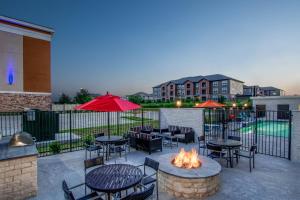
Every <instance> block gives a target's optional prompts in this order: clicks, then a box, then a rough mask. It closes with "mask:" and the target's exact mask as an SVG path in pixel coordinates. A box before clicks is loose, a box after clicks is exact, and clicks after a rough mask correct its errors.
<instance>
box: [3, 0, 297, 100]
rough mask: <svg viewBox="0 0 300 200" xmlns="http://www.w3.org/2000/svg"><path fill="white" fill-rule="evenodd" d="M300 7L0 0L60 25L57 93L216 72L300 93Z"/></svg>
mask: <svg viewBox="0 0 300 200" xmlns="http://www.w3.org/2000/svg"><path fill="white" fill-rule="evenodd" d="M299 10H300V1H298V0H295V1H293V0H286V1H284V0H278V1H277V0H273V1H272V0H258V1H255V0H251V1H250V0H243V1H240V0H236V1H231V0H227V1H224V0H219V1H217V0H210V1H208V0H207V1H201V0H107V1H104V0H81V1H79V0H26V1H25V0H0V15H5V16H8V17H13V18H17V19H21V20H25V21H28V22H32V23H36V24H40V25H44V26H48V27H51V28H53V29H54V30H55V34H54V37H53V40H52V49H51V65H52V90H53V93H54V96H55V95H56V96H57V95H59V94H61V93H62V92H64V93H67V94H70V95H73V94H74V93H75V92H76V91H78V90H79V89H80V88H87V89H88V90H89V91H90V92H92V93H100V94H104V93H105V92H106V91H109V92H111V93H113V94H117V95H127V94H133V93H135V92H139V91H144V92H152V87H153V86H155V85H157V84H160V83H162V82H165V81H168V80H173V79H178V78H181V77H186V76H197V75H209V74H216V73H219V74H224V75H227V76H231V77H233V78H236V79H239V80H242V81H244V82H245V84H247V85H254V84H255V85H261V86H275V87H279V88H281V89H284V90H285V91H286V92H287V94H290V95H293V94H300V73H299V71H300V45H299V44H300V20H299V19H300V12H299ZM0 45H1V44H0Z"/></svg>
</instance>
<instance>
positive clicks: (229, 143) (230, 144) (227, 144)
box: [207, 138, 243, 168]
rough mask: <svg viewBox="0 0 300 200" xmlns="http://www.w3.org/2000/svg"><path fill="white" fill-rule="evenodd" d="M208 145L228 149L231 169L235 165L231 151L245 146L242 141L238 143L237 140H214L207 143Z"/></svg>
mask: <svg viewBox="0 0 300 200" xmlns="http://www.w3.org/2000/svg"><path fill="white" fill-rule="evenodd" d="M207 143H209V144H212V145H215V146H221V147H222V148H223V149H228V154H229V155H228V156H229V159H230V167H231V168H232V167H233V163H232V156H231V151H232V149H234V148H237V147H240V146H242V145H243V143H242V142H241V141H237V140H230V139H220V138H218V139H212V140H209V141H207Z"/></svg>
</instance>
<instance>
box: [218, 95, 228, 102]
mask: <svg viewBox="0 0 300 200" xmlns="http://www.w3.org/2000/svg"><path fill="white" fill-rule="evenodd" d="M225 100H226V98H225V97H224V96H223V95H222V96H220V97H219V98H218V102H219V103H222V104H224V103H225Z"/></svg>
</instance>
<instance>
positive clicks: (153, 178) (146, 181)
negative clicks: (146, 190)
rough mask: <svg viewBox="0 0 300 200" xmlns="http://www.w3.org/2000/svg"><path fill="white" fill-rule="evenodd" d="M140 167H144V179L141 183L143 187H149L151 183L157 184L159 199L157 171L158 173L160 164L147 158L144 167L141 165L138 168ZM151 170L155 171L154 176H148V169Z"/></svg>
mask: <svg viewBox="0 0 300 200" xmlns="http://www.w3.org/2000/svg"><path fill="white" fill-rule="evenodd" d="M140 166H143V167H144V170H143V171H144V177H143V179H142V181H141V185H143V186H146V185H149V184H151V183H155V185H156V197H157V199H158V177H157V171H158V168H159V162H157V161H155V160H153V159H151V158H148V157H146V158H145V161H144V164H142V165H139V166H138V167H140ZM147 167H148V168H150V169H152V170H154V173H152V174H147V173H146V168H147Z"/></svg>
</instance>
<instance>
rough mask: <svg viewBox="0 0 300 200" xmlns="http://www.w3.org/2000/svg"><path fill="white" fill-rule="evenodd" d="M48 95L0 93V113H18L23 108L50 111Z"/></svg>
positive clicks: (50, 102)
mask: <svg viewBox="0 0 300 200" xmlns="http://www.w3.org/2000/svg"><path fill="white" fill-rule="evenodd" d="M51 104H52V100H51V94H50V93H31V92H17V93H13V92H7V93H6V92H0V112H19V111H24V109H25V108H33V109H40V110H50V109H51Z"/></svg>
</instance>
